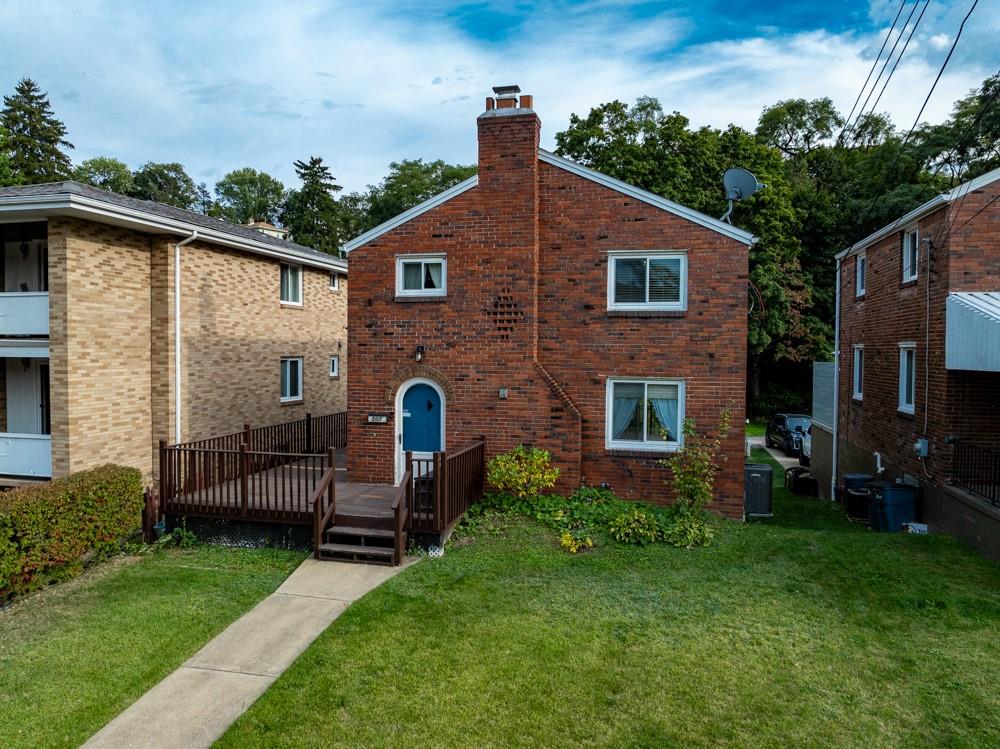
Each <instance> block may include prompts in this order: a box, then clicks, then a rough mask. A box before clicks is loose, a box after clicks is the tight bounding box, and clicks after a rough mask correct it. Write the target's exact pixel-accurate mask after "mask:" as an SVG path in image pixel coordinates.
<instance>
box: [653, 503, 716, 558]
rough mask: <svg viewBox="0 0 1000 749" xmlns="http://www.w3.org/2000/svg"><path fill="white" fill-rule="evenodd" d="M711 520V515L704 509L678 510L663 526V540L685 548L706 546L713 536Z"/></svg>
mask: <svg viewBox="0 0 1000 749" xmlns="http://www.w3.org/2000/svg"><path fill="white" fill-rule="evenodd" d="M711 522H712V516H711V515H710V514H709V513H708V512H705V511H704V510H702V511H700V512H698V511H690V510H685V511H683V512H678V513H677V514H676V516H675V517H674V519H673V520H672V521H671V522H670V523H667V524H666V525H665V526H664V527H663V540H664V541H666V542H667V543H668V544H670V545H672V546H680V547H682V548H685V549H693V548H694V547H696V546H708V545H709V544H710V543H711V542H712V538H713V537H714V536H715V531H714V530H712V525H711Z"/></svg>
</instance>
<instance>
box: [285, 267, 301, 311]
mask: <svg viewBox="0 0 1000 749" xmlns="http://www.w3.org/2000/svg"><path fill="white" fill-rule="evenodd" d="M281 303H282V304H298V305H301V304H302V266H301V265H289V264H288V263H282V264H281Z"/></svg>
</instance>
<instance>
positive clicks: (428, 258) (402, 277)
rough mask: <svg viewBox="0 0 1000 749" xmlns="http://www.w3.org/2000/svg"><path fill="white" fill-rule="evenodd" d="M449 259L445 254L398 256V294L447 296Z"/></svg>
mask: <svg viewBox="0 0 1000 749" xmlns="http://www.w3.org/2000/svg"><path fill="white" fill-rule="evenodd" d="M447 268H448V261H447V259H446V258H445V256H444V255H400V256H399V257H397V258H396V296H446V295H447V293H448V283H447V282H448V279H447Z"/></svg>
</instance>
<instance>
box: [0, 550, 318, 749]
mask: <svg viewBox="0 0 1000 749" xmlns="http://www.w3.org/2000/svg"><path fill="white" fill-rule="evenodd" d="M302 557H303V554H301V553H296V552H287V551H277V550H253V551H251V550H245V549H221V548H212V547H198V548H195V549H192V550H184V551H181V550H178V549H173V550H163V551H159V552H156V553H153V554H150V555H147V556H143V557H138V558H135V557H133V558H119V559H116V560H112V561H110V562H107V563H105V564H102V565H100V566H98V567H96V568H94V569H93V570H91V571H90V572H88V573H86V574H84V575H83V576H82V577H80V578H78V579H76V580H73V581H71V582H68V583H65V584H63V585H58V586H55V587H53V588H50V589H48V590H46V591H44V592H43V593H41V594H38V595H35V596H32V597H29V598H27V599H24V600H22V601H21V602H19V603H17V604H15V605H14V606H13V607H11V608H10V609H9V610H7V611H4V612H2V613H0V736H3V741H2V743H3V745H4V747H5V748H7V749H12V748H13V747H39V746H45V747H62V746H65V747H75V746H79V745H80V743H82V742H83V741H84V740H86V739H87V737H89V736H90V735H92V734H93V733H95V732H96V731H97V730H98V729H100V728H101V727H102V726H103V725H104V724H105V723H107V722H108V721H109V720H110V719H111V718H113V717H114V716H115V715H117V714H118V713H119V712H121V711H122V710H124V709H125V708H126V707H128V706H129V705H130V704H131V703H132V702H134V701H135V700H136V699H137V698H138V697H139V696H140V695H142V694H143V693H144V692H146V691H147V690H148V689H149V688H150V687H152V686H153V685H154V684H156V683H157V682H158V681H160V680H161V679H162V678H163V677H164V676H166V675H167V674H168V673H170V672H171V671H173V670H174V669H175V668H176V667H177V666H179V665H180V664H181V663H182V662H183V661H185V660H187V658H188V657H190V656H191V655H192V654H193V653H194V652H195V651H196V650H198V648H200V647H201V646H202V645H203V644H204V643H206V642H207V641H208V640H210V639H211V638H212V637H214V636H215V635H216V634H218V633H219V632H220V631H221V630H223V629H224V628H225V627H226V626H227V625H228V624H229V623H230V622H232V621H233V620H234V619H236V618H238V617H239V616H240V615H241V614H243V613H244V612H245V611H247V610H248V609H250V608H251V607H252V606H253V605H254V604H255V603H256V602H257V601H259V600H260V599H262V598H263V597H264V596H266V595H267V594H269V593H270V592H271V591H273V590H274V589H275V588H276V587H277V586H278V585H279V584H280V583H281V581H282V580H284V579H285V577H287V576H288V574H289V573H290V572H291V571H292V570H293V569H294V568H295V567H296V566H297V565H298V563H299V562H300V561H301V560H302Z"/></svg>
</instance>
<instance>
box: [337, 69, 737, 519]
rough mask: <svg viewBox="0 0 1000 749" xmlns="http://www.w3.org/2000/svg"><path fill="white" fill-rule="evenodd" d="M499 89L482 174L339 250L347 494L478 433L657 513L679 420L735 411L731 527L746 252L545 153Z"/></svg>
mask: <svg viewBox="0 0 1000 749" xmlns="http://www.w3.org/2000/svg"><path fill="white" fill-rule="evenodd" d="M494 90H495V91H496V92H497V94H498V95H497V96H496V98H493V97H491V98H488V99H487V100H486V111H485V112H484V113H483V114H481V115H479V117H478V118H477V121H476V125H477V129H478V144H479V171H478V175H477V176H474V177H472V178H470V179H468V180H466V181H465V182H462V183H460V184H458V185H455V186H454V187H452V188H451V189H449V190H447V191H445V192H443V193H441V194H440V195H438V196H436V197H434V198H432V199H430V200H428V201H426V202H425V203H423V204H421V205H419V206H416V207H415V208H412V209H411V210H409V211H407V212H405V213H403V214H401V215H399V216H397V217H396V218H394V219H392V220H390V221H388V222H386V223H385V224H382V225H381V226H379V227H376V228H375V229H372V230H371V231H369V232H367V233H365V234H363V235H361V236H359V237H357V238H356V239H354V240H352V241H351V242H349V243H347V244H346V245H345V250H347V252H348V253H349V259H350V266H351V292H350V295H349V298H348V307H349V315H348V319H349V336H348V342H349V343H348V346H349V351H350V358H351V362H352V365H353V366H355V367H356V368H358V369H359V371H363V372H365V376H364V377H359V378H352V379H351V381H350V382H349V384H348V409H349V410H348V472H349V477H350V480H352V481H358V482H372V483H382V484H388V483H395V482H396V481H398V480H399V478H400V476H401V475H402V473H403V471H404V469H403V463H404V458H403V456H404V451H412V452H413V453H414V454H415V455H421V454H424V453H430V452H434V451H437V450H441V449H449V450H454V449H459V448H461V447H463V446H464V445H466V444H468V443H469V442H470V441H472V440H475V439H476V438H478V437H479V436H480V435H485V436H486V439H487V452H488V455H494V454H496V453H498V452H501V451H506V450H509V449H510V448H513V447H514V446H516V445H518V444H526V445H532V446H536V447H540V448H544V449H546V450H548V451H549V452H550V453H551V454H552V456H553V460H554V463H555V465H557V466H558V467H559V468H560V470H561V476H560V481H559V485H558V489H560V490H562V491H568V490H572V488H574V487H576V486H579V485H581V484H588V485H599V484H607V485H609V486H610V487H612V488H613V489H614V490H615V491H616V492H617V493H618V494H619V495H620V496H622V497H626V498H635V499H638V498H642V499H646V500H652V501H668V500H669V496H668V491H667V488H666V486H665V484H664V481H665V479H666V478H667V473H666V471H665V469H664V468H663V467H662V466H661V465H660V464H659V462H658V461H659V460H661V459H662V458H663V457H665V456H666V455H669V454H670V452H671V451H673V450H675V449H676V448H677V446H678V445H679V444H681V439H682V438H681V436H680V426H681V422H682V420H683V419H684V418H685V417H690V418H693V419H694V420H695V421H696V422H697V425H698V426H699V428H701V429H709V430H713V429H714V428H715V426H716V425H717V423H718V420H719V416H720V412H721V410H722V409H723V407H725V406H731V407H732V409H733V415H734V423H735V424H736V429H734V431H733V433H732V434H731V436H730V437H729V439H727V440H726V441H725V444H724V452H725V456H726V458H727V460H728V462H727V464H726V466H725V468H724V469H723V471H722V472H721V473H720V475H719V477H718V482H717V489H718V491H717V496H718V502H717V503H716V505H715V507H716V509H717V510H719V511H720V512H722V513H724V514H726V515H728V516H731V517H740V518H741V517H742V514H743V468H742V466H743V430H742V427H741V425H742V423H743V419H744V411H745V403H744V399H745V396H744V392H745V381H746V353H747V352H746V338H747V313H748V310H747V275H748V252H749V246H750V245H751V243H752V242H753V241H754V240H753V237H752V236H751V235H750V234H748V233H746V232H744V231H742V230H740V229H738V228H736V227H733V226H731V225H729V224H726V223H723V222H721V221H718V220H716V219H714V218H711V217H709V216H705V215H703V214H701V213H698V212H696V211H693V210H691V209H689V208H686V207H684V206H682V205H678V204H676V203H673V202H671V201H668V200H665V199H663V198H661V197H659V196H657V195H653V194H652V193H648V192H646V191H644V190H641V189H638V188H636V187H633V186H631V185H628V184H625V183H623V182H620V181H618V180H616V179H613V178H611V177H609V176H607V175H604V174H600V173H598V172H596V171H593V170H591V169H588V168H586V167H584V166H581V165H579V164H576V163H574V162H571V161H568V160H566V159H563V158H560V157H559V156H556V155H555V154H552V153H549V152H547V151H544V150H542V149H541V148H539V133H540V121H539V118H538V116H537V115H536V114H535V112H534V111H533V109H532V97H530V96H520V98H518V96H517V93H518V92H519V89H517V88H516V87H509V88H508V89H494Z"/></svg>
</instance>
